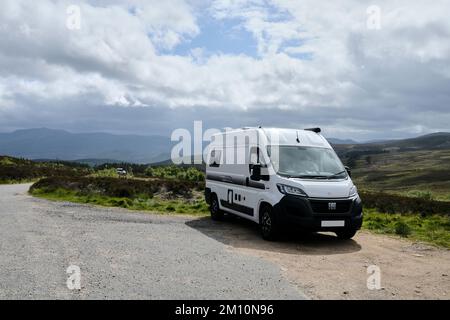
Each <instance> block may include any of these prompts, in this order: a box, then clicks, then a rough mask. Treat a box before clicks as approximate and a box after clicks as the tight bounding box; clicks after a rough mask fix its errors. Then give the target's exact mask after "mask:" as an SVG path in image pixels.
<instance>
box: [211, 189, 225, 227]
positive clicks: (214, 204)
mask: <svg viewBox="0 0 450 320" xmlns="http://www.w3.org/2000/svg"><path fill="white" fill-rule="evenodd" d="M209 211H210V212H211V219H213V220H214V221H220V220H222V219H223V211H222V210H220V207H219V200H218V199H217V196H216V195H215V194H214V195H212V196H211V205H210V206H209Z"/></svg>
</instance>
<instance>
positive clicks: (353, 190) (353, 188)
mask: <svg viewBox="0 0 450 320" xmlns="http://www.w3.org/2000/svg"><path fill="white" fill-rule="evenodd" d="M356 195H358V189H357V188H356V186H355V185H353V187H351V188H350V192H349V193H348V196H349V197H354V196H356Z"/></svg>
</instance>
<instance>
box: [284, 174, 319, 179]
mask: <svg viewBox="0 0 450 320" xmlns="http://www.w3.org/2000/svg"><path fill="white" fill-rule="evenodd" d="M288 178H294V179H327V178H328V176H320V175H315V176H314V175H300V176H288Z"/></svg>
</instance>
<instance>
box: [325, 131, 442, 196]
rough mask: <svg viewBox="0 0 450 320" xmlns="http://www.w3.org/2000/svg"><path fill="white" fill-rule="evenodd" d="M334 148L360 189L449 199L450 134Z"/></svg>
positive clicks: (336, 146) (335, 146)
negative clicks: (350, 170)
mask: <svg viewBox="0 0 450 320" xmlns="http://www.w3.org/2000/svg"><path fill="white" fill-rule="evenodd" d="M334 148H335V150H336V152H337V153H338V155H339V156H340V158H341V159H342V160H343V161H344V163H346V164H347V165H348V166H350V167H351V168H352V173H353V180H354V181H355V183H356V184H357V185H358V187H359V188H360V189H365V190H369V191H383V192H388V193H397V194H403V195H408V196H420V197H428V198H436V199H440V200H446V201H450V133H446V132H438V133H434V134H428V135H424V136H420V137H417V138H412V139H404V140H390V141H382V142H373V143H365V144H356V145H353V144H349V145H334Z"/></svg>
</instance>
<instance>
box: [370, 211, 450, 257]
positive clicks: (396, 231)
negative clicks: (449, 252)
mask: <svg viewBox="0 0 450 320" xmlns="http://www.w3.org/2000/svg"><path fill="white" fill-rule="evenodd" d="M363 228H364V229H366V230H370V231H372V232H374V233H379V234H388V235H398V236H400V237H403V238H408V239H411V240H418V241H423V242H427V243H430V244H433V245H436V246H441V247H444V248H448V249H450V217H449V216H442V215H430V216H426V217H423V216H421V215H419V214H407V215H402V214H386V213H380V212H378V211H377V210H375V209H365V212H364V223H363Z"/></svg>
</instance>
